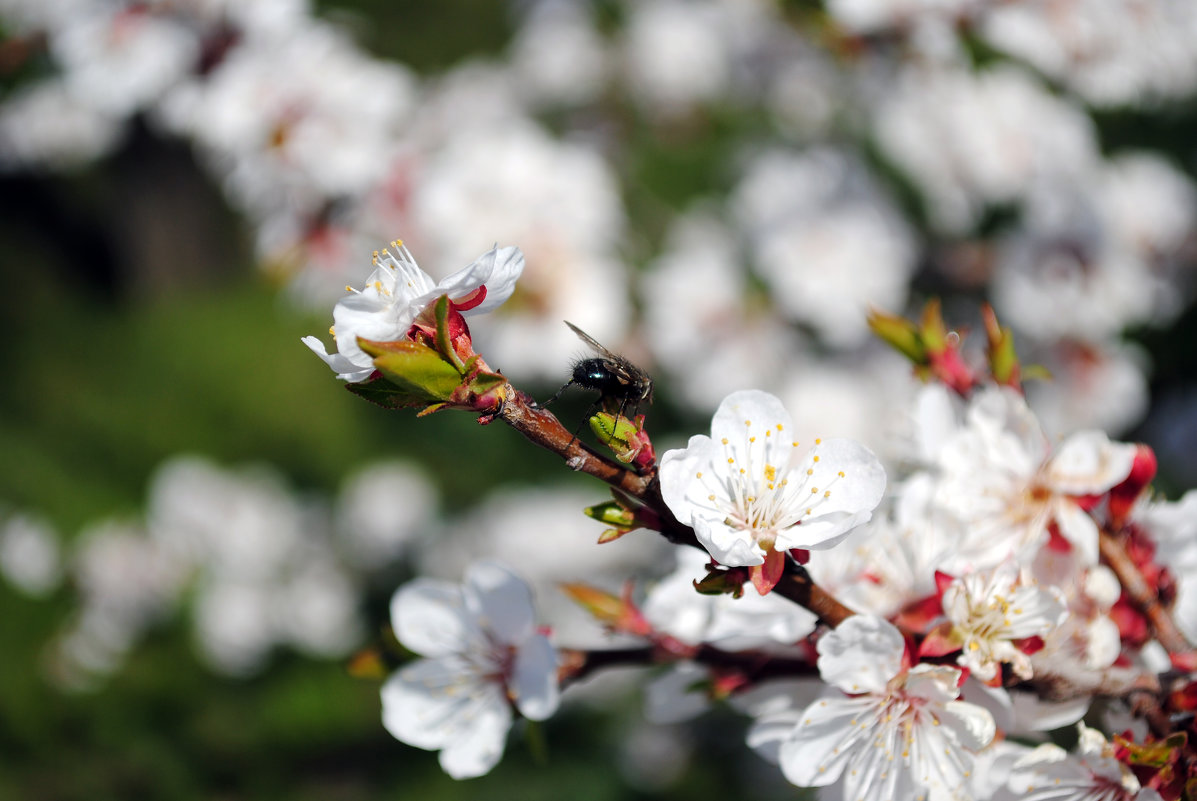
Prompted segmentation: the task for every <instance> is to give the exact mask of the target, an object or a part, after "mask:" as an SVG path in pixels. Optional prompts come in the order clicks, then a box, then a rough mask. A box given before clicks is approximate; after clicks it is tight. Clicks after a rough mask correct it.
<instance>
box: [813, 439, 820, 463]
mask: <svg viewBox="0 0 1197 801" xmlns="http://www.w3.org/2000/svg"><path fill="white" fill-rule="evenodd" d="M815 444H816V445H817V444H818V440H815ZM814 461H816V462H817V461H819V457H818V456H816V457H815V458H814Z"/></svg>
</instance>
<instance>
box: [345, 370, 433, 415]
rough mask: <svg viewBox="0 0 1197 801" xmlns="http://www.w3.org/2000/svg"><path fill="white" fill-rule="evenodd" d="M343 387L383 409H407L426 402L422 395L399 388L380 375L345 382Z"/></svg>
mask: <svg viewBox="0 0 1197 801" xmlns="http://www.w3.org/2000/svg"><path fill="white" fill-rule="evenodd" d="M345 389H347V390H349V391H350V392H352V393H353V394H354V395H357V396H358V397H359V398H365V399H366V400H368V401H370V403H373V404H375V405H378V406H381V407H383V408H384V409H408V408H410V407H412V406H423V405H424V404H425V403H427V401H426V400H425V399H424V397H423V396H422V395H414V394H412V393H411V392H408V391H406V390H403V389H400V388H399V387H397V386H395V385H394V384H392V383H391V382H390V381H388V380H386V379H385V378H382V377H381V376H380V377H375V378H372V379H371V380H369V381H361V382H358V383H355V384H346V385H345Z"/></svg>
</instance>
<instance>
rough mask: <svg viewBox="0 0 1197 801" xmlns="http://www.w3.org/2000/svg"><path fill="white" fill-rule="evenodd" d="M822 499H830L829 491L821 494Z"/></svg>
mask: <svg viewBox="0 0 1197 801" xmlns="http://www.w3.org/2000/svg"><path fill="white" fill-rule="evenodd" d="M823 497H824V498H830V497H831V490H827V491H826V492H824V493H823Z"/></svg>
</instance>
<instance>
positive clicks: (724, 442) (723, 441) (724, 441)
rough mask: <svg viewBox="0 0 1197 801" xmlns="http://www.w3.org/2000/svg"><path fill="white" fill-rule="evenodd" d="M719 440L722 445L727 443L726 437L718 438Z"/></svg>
mask: <svg viewBox="0 0 1197 801" xmlns="http://www.w3.org/2000/svg"><path fill="white" fill-rule="evenodd" d="M720 442H722V443H723V444H724V445H726V444H727V437H724V438H723V439H722V440H720Z"/></svg>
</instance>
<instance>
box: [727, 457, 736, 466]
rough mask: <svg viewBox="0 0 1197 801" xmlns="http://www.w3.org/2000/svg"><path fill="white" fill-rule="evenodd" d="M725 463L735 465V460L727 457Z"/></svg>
mask: <svg viewBox="0 0 1197 801" xmlns="http://www.w3.org/2000/svg"><path fill="white" fill-rule="evenodd" d="M727 463H728V464H735V463H736V460H735V459H733V458H731V457H730V456H729V457H727Z"/></svg>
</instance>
